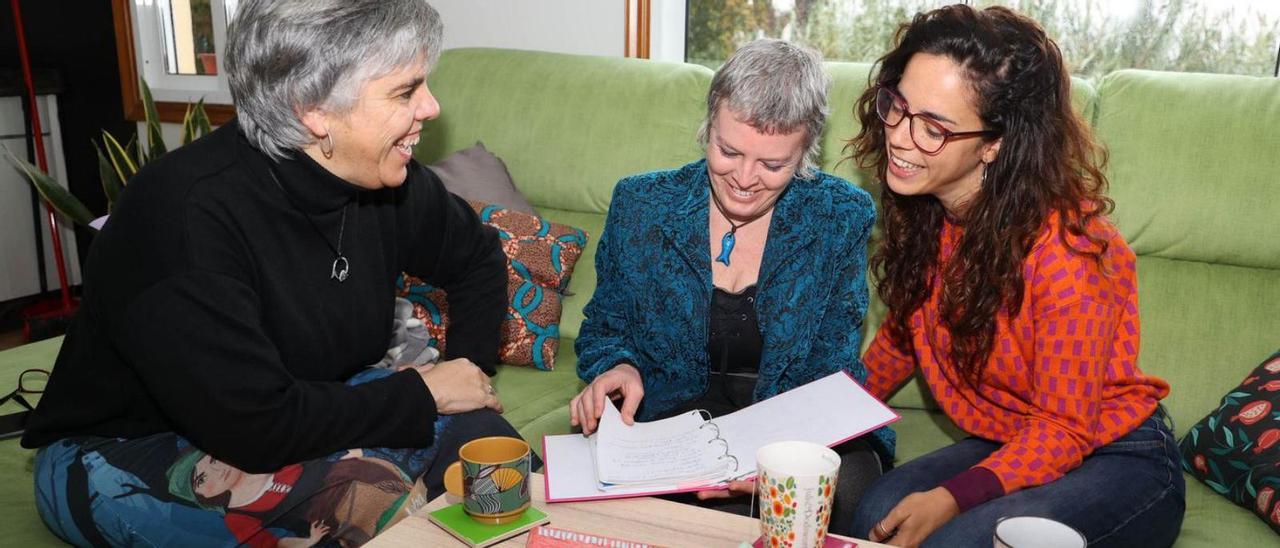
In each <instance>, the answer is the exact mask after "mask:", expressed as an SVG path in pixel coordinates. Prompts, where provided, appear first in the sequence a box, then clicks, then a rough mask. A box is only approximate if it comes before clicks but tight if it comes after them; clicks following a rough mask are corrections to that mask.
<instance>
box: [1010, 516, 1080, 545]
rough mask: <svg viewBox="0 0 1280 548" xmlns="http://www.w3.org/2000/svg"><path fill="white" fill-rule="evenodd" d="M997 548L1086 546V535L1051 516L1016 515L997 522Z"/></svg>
mask: <svg viewBox="0 0 1280 548" xmlns="http://www.w3.org/2000/svg"><path fill="white" fill-rule="evenodd" d="M994 540H995V548H1084V547H1085V545H1086V544H1088V542H1086V541H1085V538H1084V535H1083V534H1082V533H1080V531H1077V530H1075V528H1073V527H1071V526H1070V525H1067V524H1065V523H1060V522H1057V521H1054V520H1051V519H1049V518H1039V517H1033V516H1016V517H1008V518H1000V520H999V521H997V522H996V534H995V539H994Z"/></svg>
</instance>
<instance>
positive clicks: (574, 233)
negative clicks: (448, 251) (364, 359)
mask: <svg viewBox="0 0 1280 548" xmlns="http://www.w3.org/2000/svg"><path fill="white" fill-rule="evenodd" d="M468 203H469V204H470V205H471V208H472V209H474V210H475V211H476V213H477V214H478V215H479V216H480V221H481V222H483V223H484V224H487V225H489V226H491V227H494V228H496V229H497V230H498V237H499V238H500V239H501V241H502V251H503V253H505V254H506V256H507V314H506V317H505V319H504V320H503V321H502V339H501V346H499V348H498V357H499V358H500V359H501V360H502V362H503V363H507V364H512V365H532V366H534V367H536V368H538V369H542V370H544V371H551V370H552V369H554V368H555V359H556V351H558V350H559V348H560V311H561V300H562V299H563V293H564V290H565V288H566V287H568V286H569V278H570V277H571V276H572V275H573V267H574V265H575V264H576V263H577V262H578V258H579V257H581V256H582V251H583V249H584V248H585V247H586V246H587V234H586V232H583V231H582V230H581V229H578V228H573V227H571V226H566V225H562V224H559V223H553V222H550V221H548V220H546V219H543V218H542V217H539V216H537V215H530V214H527V213H522V212H519V211H514V210H510V209H506V208H504V207H502V206H497V205H491V204H485V203H482V202H468ZM396 289H397V293H398V294H399V296H401V297H404V298H406V299H408V300H409V301H410V302H412V303H413V304H414V307H413V308H414V316H415V317H417V318H418V319H420V320H422V322H423V323H424V324H426V325H427V330H428V332H430V333H431V335H432V339H433V341H432V343H431V345H432V346H435V347H436V348H438V349H440V351H441V352H444V349H445V344H446V341H445V332H446V331H447V327H448V321H449V319H448V313H449V310H448V301H447V300H446V299H445V292H444V290H442V289H439V288H436V287H432V286H431V285H430V284H427V283H425V282H423V281H422V280H420V279H417V278H414V277H412V276H408V275H405V276H402V277H401V279H400V280H399V281H397V282H396Z"/></svg>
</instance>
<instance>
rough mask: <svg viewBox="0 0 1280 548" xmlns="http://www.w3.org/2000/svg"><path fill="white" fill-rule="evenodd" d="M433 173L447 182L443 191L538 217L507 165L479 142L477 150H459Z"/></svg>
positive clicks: (439, 163)
mask: <svg viewBox="0 0 1280 548" xmlns="http://www.w3.org/2000/svg"><path fill="white" fill-rule="evenodd" d="M430 167H431V169H432V170H434V171H435V172H436V175H439V176H440V179H441V180H442V181H444V187H445V188H446V189H448V190H449V192H452V193H454V194H457V195H458V196H461V197H463V198H464V199H466V200H470V201H473V202H484V203H487V204H498V205H501V206H503V207H506V208H507V209H510V210H513V211H520V212H523V213H529V214H531V215H537V212H536V211H534V210H533V206H531V205H529V201H528V200H525V199H524V195H523V194H520V191H519V190H516V185H515V183H514V182H512V181H511V173H510V172H508V171H507V165H506V164H504V163H502V160H501V159H500V158H498V157H497V156H494V155H493V153H491V152H489V151H488V149H486V148H484V143H481V142H480V141H476V144H475V146H473V147H471V148H468V149H464V150H459V151H457V152H455V153H453V154H450V155H449V156H446V157H445V158H444V159H443V160H440V161H439V162H436V163H434V164H432V165H431V166H430Z"/></svg>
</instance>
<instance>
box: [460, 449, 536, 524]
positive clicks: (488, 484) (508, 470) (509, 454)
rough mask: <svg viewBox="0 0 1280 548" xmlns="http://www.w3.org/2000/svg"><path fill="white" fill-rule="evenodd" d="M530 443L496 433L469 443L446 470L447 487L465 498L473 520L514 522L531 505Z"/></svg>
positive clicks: (497, 522) (468, 512)
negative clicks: (456, 460)
mask: <svg viewBox="0 0 1280 548" xmlns="http://www.w3.org/2000/svg"><path fill="white" fill-rule="evenodd" d="M529 455H530V453H529V444H528V443H526V442H525V441H524V440H522V439H518V438H508V437H503V436H493V437H488V438H479V439H475V440H472V441H470V442H467V444H466V445H463V446H462V448H461V449H459V450H458V462H455V463H453V464H450V465H449V468H447V469H446V470H445V471H444V486H445V489H448V490H449V493H450V494H452V495H456V496H459V497H462V503H463V507H464V508H465V509H466V511H467V514H468V515H470V516H471V519H473V520H475V521H477V522H479V523H484V524H488V525H500V524H503V523H509V522H512V521H515V520H516V519H518V518H519V517H520V514H523V513H524V511H525V510H526V509H528V508H529Z"/></svg>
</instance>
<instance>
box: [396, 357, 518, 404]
mask: <svg viewBox="0 0 1280 548" xmlns="http://www.w3.org/2000/svg"><path fill="white" fill-rule="evenodd" d="M414 369H416V370H417V371H418V374H419V375H421V376H422V382H425V383H427V388H428V389H430V390H431V395H432V397H434V398H435V399H436V413H439V414H441V415H453V414H455V413H465V412H467V411H475V410H476V409H480V408H482V407H488V408H490V409H493V410H494V411H497V412H499V413H501V412H502V404H501V403H499V402H498V394H497V393H496V392H494V391H493V385H492V384H490V381H489V376H488V375H486V374H485V373H484V371H483V370H481V369H480V368H479V367H476V364H474V363H471V360H468V359H466V358H458V359H456V360H449V361H447V362H440V363H436V364H428V365H419V366H414Z"/></svg>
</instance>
